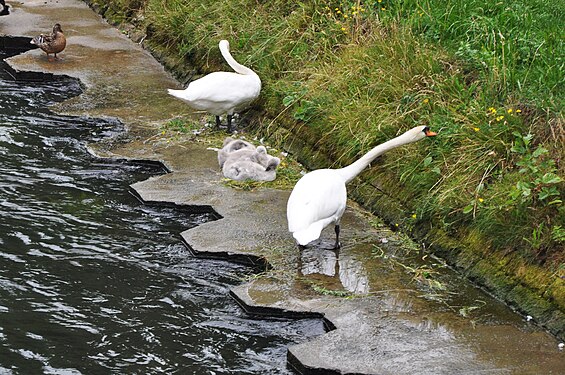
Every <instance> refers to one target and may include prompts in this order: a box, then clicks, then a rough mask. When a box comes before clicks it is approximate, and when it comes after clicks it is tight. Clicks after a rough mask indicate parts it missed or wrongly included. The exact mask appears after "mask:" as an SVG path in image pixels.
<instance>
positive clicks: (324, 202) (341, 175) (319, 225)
mask: <svg viewBox="0 0 565 375" xmlns="http://www.w3.org/2000/svg"><path fill="white" fill-rule="evenodd" d="M435 135H436V133H434V132H432V131H431V130H430V129H429V128H428V127H427V126H418V127H415V128H413V129H410V130H408V131H407V132H406V133H404V134H402V135H400V136H398V137H396V138H393V139H391V140H389V141H387V142H385V143H382V144H380V145H378V146H376V147H375V148H373V149H372V150H371V151H369V152H368V153H366V154H365V155H364V156H362V157H361V158H360V159H358V160H357V161H355V162H354V163H352V164H350V165H348V166H347V167H344V168H341V169H317V170H315V171H312V172H309V173H307V174H305V175H304V176H303V177H302V178H301V179H300V180H298V182H297V183H296V185H295V186H294V189H293V190H292V193H291V194H290V197H289V199H288V203H287V210H286V215H287V219H288V230H289V231H290V232H291V233H292V235H293V237H294V238H295V240H296V242H297V243H298V245H299V246H301V247H304V246H306V245H308V244H309V243H310V242H312V241H314V240H317V239H318V238H320V234H321V232H322V230H323V229H324V228H325V227H327V226H328V225H329V224H331V223H334V225H335V235H336V239H335V248H336V249H337V248H339V247H340V243H339V231H340V226H339V224H340V220H341V216H342V215H343V213H344V211H345V207H346V205H347V188H346V184H347V183H348V182H350V181H351V180H353V179H354V178H355V177H356V176H357V175H358V174H359V173H361V172H362V171H363V170H364V169H365V168H366V167H367V166H368V165H369V164H370V163H371V162H372V161H373V160H375V158H376V157H378V156H379V155H382V154H384V153H385V152H387V151H389V150H392V149H393V148H396V147H399V146H402V145H406V144H409V143H413V142H416V141H419V140H421V139H424V138H426V137H431V136H435Z"/></svg>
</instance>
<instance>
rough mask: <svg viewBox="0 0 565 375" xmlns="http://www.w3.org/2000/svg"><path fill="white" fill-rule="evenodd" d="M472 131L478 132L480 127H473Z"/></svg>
mask: <svg viewBox="0 0 565 375" xmlns="http://www.w3.org/2000/svg"><path fill="white" fill-rule="evenodd" d="M473 130H474V131H476V132H478V131H480V130H481V128H473Z"/></svg>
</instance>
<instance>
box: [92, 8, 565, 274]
mask: <svg viewBox="0 0 565 375" xmlns="http://www.w3.org/2000/svg"><path fill="white" fill-rule="evenodd" d="M92 2H95V3H98V4H106V5H107V6H108V9H109V10H108V11H107V12H108V13H112V12H114V13H119V11H120V9H122V10H125V11H126V12H125V14H129V16H128V17H129V19H130V20H131V21H132V22H136V23H138V24H140V25H141V27H143V28H146V30H147V34H148V37H147V43H148V44H149V45H150V46H151V47H152V48H153V49H156V50H163V51H165V53H166V54H168V55H171V56H174V57H175V59H174V60H175V62H174V65H176V66H177V68H178V67H179V66H183V65H186V66H187V70H192V69H196V70H197V71H198V72H199V73H207V72H210V71H215V70H219V69H226V64H225V63H224V62H223V60H222V58H221V56H220V53H219V51H218V48H217V43H218V41H219V40H220V39H222V38H225V39H228V40H229V41H230V44H231V49H232V53H233V55H234V57H235V58H236V60H238V61H240V62H241V63H243V64H245V65H248V66H250V67H251V68H253V69H254V70H255V71H257V72H258V74H259V75H260V76H261V78H262V81H263V89H262V92H261V97H260V99H259V100H258V101H257V102H256V108H257V109H260V110H261V111H259V112H260V113H261V116H260V117H259V118H258V120H257V122H258V123H259V124H255V126H254V127H255V129H257V131H258V132H259V133H261V135H263V136H266V137H267V138H268V139H269V140H270V141H271V142H273V143H275V144H276V145H277V146H278V147H291V146H292V145H293V144H296V143H297V142H299V143H300V144H302V145H303V146H304V147H308V148H309V156H310V157H309V158H304V159H303V160H301V161H302V162H304V163H305V164H307V165H309V166H310V167H320V166H331V167H338V166H341V165H345V164H348V163H350V162H351V161H352V160H354V159H355V158H357V157H359V156H360V155H361V154H363V153H364V152H366V151H368V150H369V149H370V148H371V147H373V146H375V145H376V144H378V143H380V142H382V141H384V140H386V139H389V138H391V137H394V136H395V135H397V134H399V133H400V132H402V131H404V130H407V129H409V128H411V127H413V126H416V125H429V126H431V127H432V128H433V129H434V130H436V131H439V136H438V137H436V139H434V140H433V141H431V142H428V141H424V142H420V143H418V144H417V145H412V146H409V147H406V148H402V149H397V150H394V151H392V152H391V153H389V154H387V155H386V156H385V157H383V158H382V159H381V161H380V163H379V167H378V168H372V170H371V172H365V173H364V174H363V175H362V176H361V177H362V178H366V179H371V178H375V177H376V176H379V177H383V178H385V180H387V181H395V183H396V184H397V186H401V187H402V188H401V189H391V190H392V191H391V194H392V195H393V197H394V198H396V199H399V200H400V201H402V202H403V204H404V205H405V206H406V207H407V208H408V209H409V211H410V212H407V216H410V215H411V214H412V213H416V214H417V218H418V219H417V220H416V221H417V222H420V223H426V224H428V223H430V224H431V225H432V226H435V227H440V228H442V229H444V230H445V231H446V232H448V233H450V234H452V235H454V236H463V235H464V234H465V233H466V232H469V233H477V232H478V233H480V234H481V236H483V238H484V239H485V241H486V242H487V243H489V244H490V245H491V246H492V249H495V250H504V251H519V252H521V253H522V254H523V256H524V257H526V258H527V259H531V260H532V261H533V262H538V263H544V262H548V266H553V267H559V264H562V263H564V262H565V254H563V252H562V250H561V249H562V248H563V246H564V236H563V229H562V227H563V223H564V222H565V208H564V206H563V202H562V200H563V194H564V191H565V187H564V185H565V184H564V182H563V176H564V170H565V167H564V163H563V160H565V159H564V156H565V151H564V147H563V145H564V144H565V131H564V126H563V124H564V121H563V113H562V108H563V82H564V80H563V70H564V69H563V67H564V66H563V65H564V62H563V56H564V55H565V53H564V52H565V51H564V48H563V40H564V36H565V35H564V33H565V31H564V29H563V27H562V25H563V24H565V22H564V21H565V20H564V19H563V18H564V15H563V13H564V12H562V2H559V1H557V2H553V1H549V0H530V1H525V0H519V1H494V0H486V1H484V0H483V1H478V0H448V1H443V0H404V1H393V0H382V1H378V0H372V1H363V2H361V1H321V0H307V1H303V2H293V1H285V0H274V1H268V2H267V1H257V0H255V1H250V0H228V1H221V2H208V1H203V0H187V1H182V0H168V1H165V0H145V1H140V0H138V1H130V0H120V1H111V0H92ZM524 139H527V140H528V144H527V145H524ZM540 147H541V148H540ZM296 177H297V176H292V178H296ZM289 181H292V179H290V180H289ZM364 203H368V204H370V202H364ZM416 224H417V223H416Z"/></svg>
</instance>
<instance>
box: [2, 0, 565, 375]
mask: <svg viewBox="0 0 565 375" xmlns="http://www.w3.org/2000/svg"><path fill="white" fill-rule="evenodd" d="M55 22H59V23H61V24H62V26H63V30H64V31H65V33H66V35H67V38H68V47H67V49H66V50H65V51H64V52H63V53H61V55H60V56H61V57H62V59H61V60H58V61H54V62H53V61H48V59H47V58H46V56H45V54H43V52H41V51H40V50H32V51H29V52H26V53H24V54H21V55H18V56H15V57H12V58H10V59H9V63H10V65H11V67H12V69H13V70H14V72H15V73H16V74H17V73H22V74H23V73H24V72H42V73H52V74H55V75H60V74H65V75H69V76H72V77H76V78H78V79H80V80H81V82H82V83H83V85H84V93H83V94H82V95H80V96H78V97H76V98H73V99H71V100H68V101H66V102H64V103H62V104H60V105H57V107H56V108H55V110H57V111H59V112H64V113H70V114H77V115H88V116H95V117H100V116H103V117H105V116H109V117H117V118H119V119H120V120H121V121H122V122H123V123H124V124H125V125H126V127H127V128H128V131H129V132H128V134H127V135H125V136H123V137H121V138H117V139H115V140H113V141H109V142H103V143H101V144H98V145H91V151H92V152H93V153H95V154H97V155H99V156H102V157H111V158H126V159H134V160H153V161H159V162H162V163H163V164H164V165H165V166H166V167H167V169H168V170H170V171H171V173H168V174H164V175H162V176H158V177H153V178H150V179H148V180H146V181H142V182H139V183H136V184H133V185H132V186H131V188H132V189H133V191H134V192H135V194H136V195H137V196H138V197H139V198H140V199H142V200H143V201H144V202H147V203H149V204H164V205H167V204H168V205H172V204H175V205H182V206H188V207H189V208H190V209H193V210H203V211H214V212H215V213H217V220H216V221H213V222H208V223H206V224H203V225H200V226H199V227H196V228H193V229H191V230H187V231H185V232H183V233H181V234H180V235H181V237H182V240H183V241H184V242H185V243H186V244H187V246H188V247H189V248H190V249H192V251H194V252H195V253H196V254H199V255H202V256H208V257H212V258H215V257H216V258H228V259H232V260H234V261H241V262H246V263H251V264H254V265H256V266H258V267H259V268H260V269H262V270H265V268H266V265H267V264H268V265H269V266H270V269H269V270H267V271H266V272H265V273H264V275H263V276H258V277H257V278H255V279H254V280H253V281H251V282H249V283H246V284H243V285H240V286H238V287H236V288H233V290H232V291H231V294H232V296H233V297H234V298H235V299H236V300H237V301H238V302H239V304H240V305H241V306H242V307H243V308H244V309H245V310H247V311H248V312H249V313H251V314H257V315H268V316H272V315H280V316H291V317H304V316H315V317H320V318H323V319H324V321H325V323H326V326H327V327H328V330H329V331H328V333H327V334H325V335H323V336H320V337H319V338H317V339H315V340H313V341H310V342H304V343H302V344H299V345H296V346H293V347H290V348H289V351H288V361H289V364H290V365H291V366H292V367H293V368H294V369H295V370H296V371H298V372H300V373H304V374H477V373H489V374H563V373H565V355H564V353H563V352H560V351H559V350H558V349H557V341H556V340H555V339H554V338H553V337H551V336H550V335H548V334H547V333H545V332H544V331H543V330H541V329H539V328H538V327H536V326H535V325H533V324H531V323H528V322H526V321H525V320H524V319H523V318H522V317H520V316H519V315H517V314H514V313H513V312H512V311H510V309H508V308H507V307H506V306H504V305H502V304H501V303H499V302H497V301H496V300H494V299H492V298H490V297H489V296H487V295H485V294H484V293H482V292H481V291H479V290H477V289H476V288H474V287H473V286H472V285H470V284H469V283H467V282H465V281H464V280H462V279H461V278H460V277H459V276H458V275H457V274H455V273H453V272H452V271H450V270H449V269H447V268H445V267H439V266H437V265H436V266H435V267H436V268H437V267H439V268H440V269H439V270H438V271H437V275H434V277H437V283H438V285H439V286H441V288H439V287H438V286H437V285H436V286H435V289H434V286H433V284H431V282H430V279H429V278H427V277H428V276H429V275H428V276H426V273H425V272H421V271H422V270H427V272H428V274H434V273H436V270H434V269H433V268H425V267H430V266H429V264H430V263H426V262H427V261H429V259H427V260H426V262H424V261H423V260H422V261H421V263H420V266H415V265H412V266H407V265H403V258H402V256H403V255H402V254H404V253H406V252H407V251H406V247H407V246H408V247H410V246H412V247H413V246H414V245H413V244H411V245H409V244H407V243H406V240H405V239H403V238H402V236H399V235H397V234H394V233H392V232H390V231H389V230H387V229H384V228H379V227H375V226H372V225H369V221H368V215H367V214H366V213H364V212H363V211H362V210H360V209H358V208H356V207H355V206H354V205H351V207H350V208H348V210H347V211H346V214H345V216H344V218H343V221H342V235H343V238H342V242H343V248H342V249H341V250H340V251H339V252H334V251H331V250H328V249H327V248H328V247H330V246H329V245H331V243H332V242H333V230H332V228H327V229H326V230H325V231H324V233H323V241H322V242H321V243H320V244H318V245H317V248H316V249H307V250H305V251H302V252H301V251H299V250H298V249H297V248H296V246H295V245H294V242H293V239H292V237H291V236H290V234H289V233H288V232H287V227H286V225H287V223H286V214H285V209H286V201H287V199H288V196H289V192H288V191H279V190H269V189H262V190H257V191H240V190H235V189H233V188H230V187H227V186H226V185H224V184H223V183H222V176H221V174H220V171H219V168H218V163H217V159H216V153H215V152H214V151H210V150H207V149H206V147H205V146H204V145H202V144H199V143H194V142H189V141H183V142H181V141H175V142H173V143H166V142H158V141H157V140H156V139H157V138H156V137H155V135H156V134H158V133H159V126H160V125H161V124H164V123H166V122H167V121H168V120H170V119H171V118H174V117H176V116H180V115H182V116H191V115H192V114H191V112H190V110H189V109H188V108H187V107H186V106H185V105H183V104H182V103H181V102H179V101H177V100H174V99H172V98H171V97H169V96H168V95H167V93H166V88H175V87H177V88H178V87H179V86H180V85H179V83H178V82H176V81H175V80H174V79H172V78H171V76H170V75H169V74H168V73H167V72H165V71H164V69H163V68H162V66H161V65H160V64H159V63H158V62H156V61H155V60H154V59H153V57H152V56H151V55H150V54H149V53H147V52H146V51H144V50H143V49H142V48H141V46H139V45H137V44H136V43H133V42H132V41H130V40H129V39H127V38H126V37H125V36H124V35H122V33H120V32H119V31H118V30H115V29H114V28H112V27H111V26H109V25H108V24H107V23H106V22H105V21H104V20H102V19H101V18H100V17H99V16H98V15H97V14H95V13H94V12H93V11H92V10H91V9H89V8H88V7H87V6H86V5H85V4H84V3H82V2H80V1H73V0H58V1H43V0H41V1H25V2H24V3H14V4H13V12H12V13H11V14H10V15H9V16H7V17H3V18H2V23H0V34H5V35H18V36H28V37H32V36H34V35H36V34H38V33H41V32H47V31H49V30H50V29H51V27H52V26H53V24H54V23H55ZM383 239H385V240H383ZM408 253H410V251H408ZM416 258H425V255H424V253H419V252H418V250H416ZM434 262H435V261H434ZM436 263H438V262H436ZM424 266H425V267H424ZM434 280H435V279H434Z"/></svg>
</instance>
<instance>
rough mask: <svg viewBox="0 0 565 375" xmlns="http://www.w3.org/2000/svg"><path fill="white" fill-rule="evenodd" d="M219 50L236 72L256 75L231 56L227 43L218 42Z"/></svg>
mask: <svg viewBox="0 0 565 375" xmlns="http://www.w3.org/2000/svg"><path fill="white" fill-rule="evenodd" d="M220 52H221V53H222V56H223V57H224V60H226V62H227V63H228V64H229V66H231V68H232V69H233V70H235V71H236V72H237V73H239V74H245V75H254V76H256V75H257V74H256V73H255V72H254V71H253V70H251V69H249V68H248V67H246V66H244V65H241V64H240V63H238V62H237V61H235V59H234V58H233V57H232V55H231V53H230V51H229V44H227V43H225V44H224V43H220Z"/></svg>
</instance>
